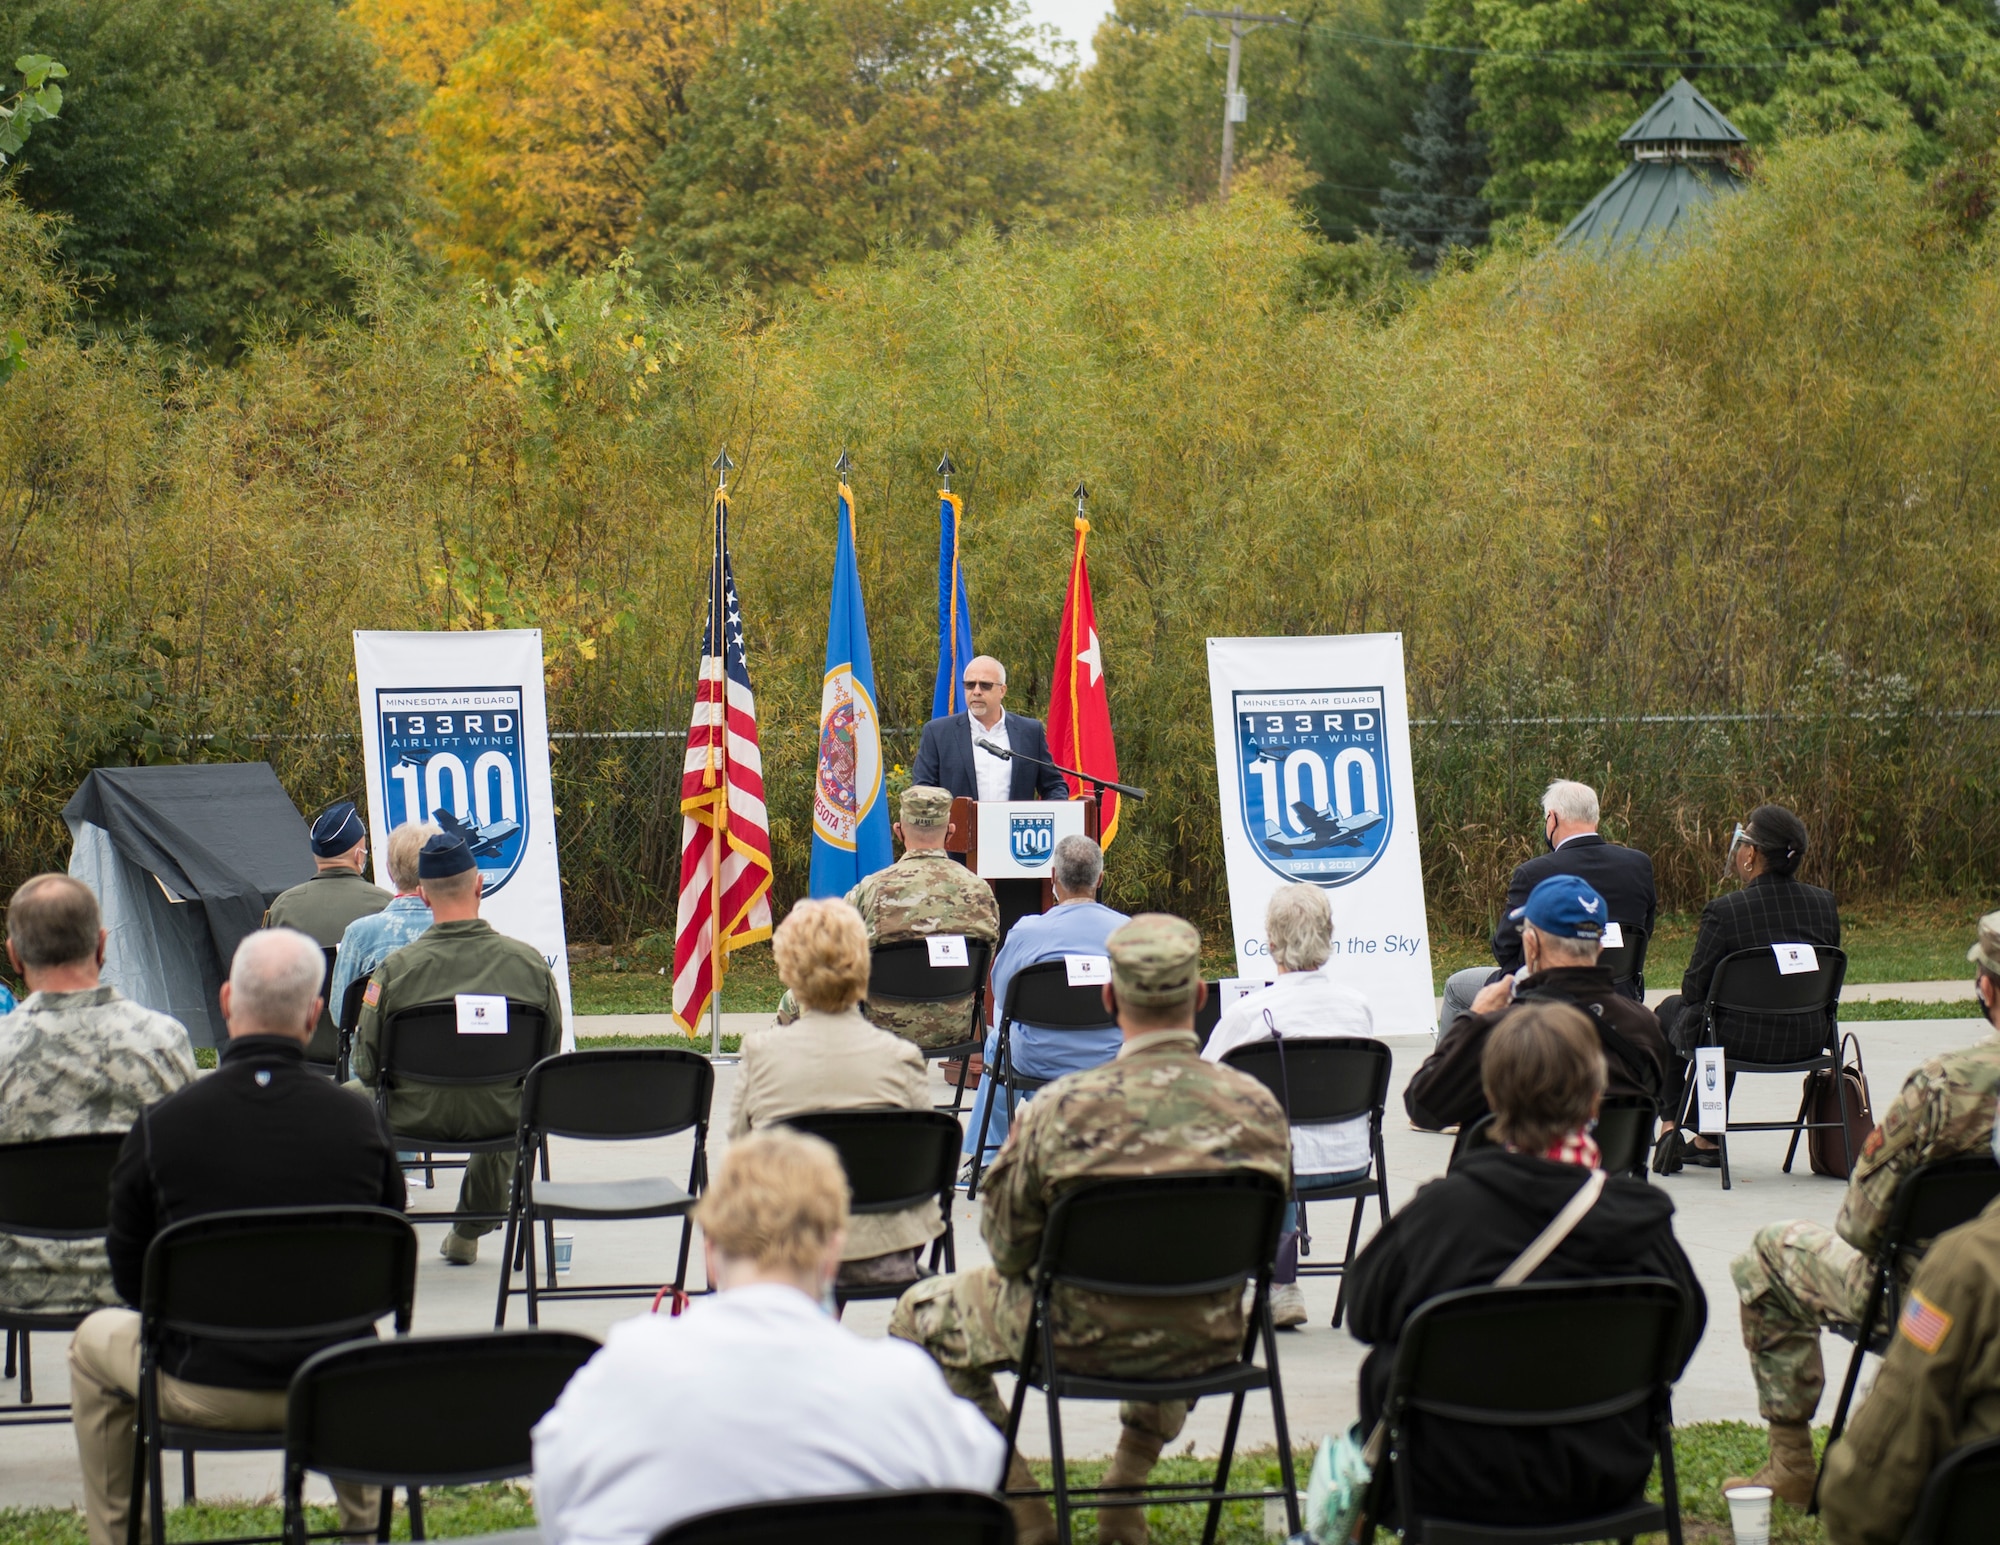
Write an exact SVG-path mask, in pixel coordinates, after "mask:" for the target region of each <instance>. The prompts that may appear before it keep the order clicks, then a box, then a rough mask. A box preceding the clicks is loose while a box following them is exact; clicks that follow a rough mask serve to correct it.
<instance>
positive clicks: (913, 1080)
mask: <svg viewBox="0 0 2000 1545" xmlns="http://www.w3.org/2000/svg"><path fill="white" fill-rule="evenodd" d="M930 1105H931V1091H930V1079H929V1077H928V1076H927V1075H926V1073H925V1071H924V1059H923V1054H922V1053H921V1052H919V1051H918V1050H917V1048H916V1047H915V1046H913V1045H912V1044H911V1043H910V1042H908V1041H906V1040H904V1039H903V1038H902V1037H901V1036H899V1035H892V1034H890V1032H888V1031H887V1030H878V1029H876V1028H875V1027H874V1026H873V1025H871V1024H869V1023H868V1021H867V1020H865V1019H863V1018H862V1017H861V1010H860V1009H858V1008H852V1009H848V1010H847V1011H846V1012H845V1013H841V1014H822V1013H820V1012H819V1011H818V1010H816V1009H806V1010H805V1011H804V1012H802V1013H801V1014H800V1015H799V1017H798V1018H797V1019H796V1020H795V1021H793V1022H792V1023H791V1024H789V1025H770V1026H768V1027H766V1028H765V1029H762V1030H753V1031H752V1032H751V1033H750V1034H748V1035H746V1036H745V1037H744V1038H743V1063H742V1066H741V1067H739V1068H738V1069H737V1071H736V1098H735V1101H734V1103H733V1104H732V1105H731V1106H730V1108H729V1135H730V1137H731V1138H738V1137H741V1136H743V1135H744V1134H745V1133H746V1132H751V1131H754V1130H755V1129H756V1128H758V1127H763V1126H769V1125H770V1124H771V1123H773V1122H775V1121H783V1120H784V1119H785V1118H786V1117H787V1116H798V1115H803V1114H804V1113H805V1112H807V1111H817V1110H929V1109H930ZM943 1232H944V1218H943V1216H942V1214H940V1213H939V1211H938V1208H937V1205H936V1204H935V1203H933V1202H925V1203H923V1204H922V1205H921V1206H918V1207H912V1208H911V1209H910V1210H909V1211H907V1212H885V1213H874V1214H870V1215H867V1216H864V1217H858V1218H854V1219H852V1220H850V1222H849V1223H848V1226H847V1248H846V1250H845V1251H844V1252H843V1253H842V1254H843V1259H846V1260H850V1261H865V1260H869V1259H871V1258H872V1257H874V1256H878V1255H887V1254H889V1252H890V1251H892V1250H913V1249H915V1248H916V1247H917V1246H919V1245H926V1244H929V1243H930V1242H931V1240H932V1239H934V1238H936V1237H937V1236H938V1235H939V1234H942V1233H943Z"/></svg>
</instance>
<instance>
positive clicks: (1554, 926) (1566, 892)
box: [1507, 874, 1607, 939]
mask: <svg viewBox="0 0 2000 1545" xmlns="http://www.w3.org/2000/svg"><path fill="white" fill-rule="evenodd" d="M1507 915H1508V916H1509V917H1510V918H1513V919H1515V920H1516V921H1517V922H1518V921H1519V920H1520V919H1522V918H1526V919H1527V920H1528V921H1529V922H1531V923H1533V924H1534V925H1535V926H1536V927H1537V928H1539V929H1541V931H1542V932H1543V933H1546V934H1550V935H1552V936H1554V937H1555V938H1558V939H1601V938H1603V937H1604V924H1605V920H1606V915H1607V914H1606V911H1605V906H1604V898H1603V897H1602V896H1600V895H1598V894H1597V890H1596V888H1595V887H1594V886H1593V885H1592V884H1591V883H1590V882H1589V881H1588V880H1579V879H1578V878H1577V877H1576V876H1575V875H1573V874H1552V875H1550V876H1549V877H1548V878H1547V879H1546V880H1544V881H1542V883H1541V884H1540V885H1537V886H1536V887H1535V888H1534V889H1533V890H1531V891H1529V892H1528V899H1527V901H1526V902H1524V903H1523V904H1522V905H1520V906H1518V907H1516V908H1514V910H1513V911H1511V912H1509V913H1508V914H1507Z"/></svg>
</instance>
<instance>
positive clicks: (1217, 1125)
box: [889, 912, 1292, 1545]
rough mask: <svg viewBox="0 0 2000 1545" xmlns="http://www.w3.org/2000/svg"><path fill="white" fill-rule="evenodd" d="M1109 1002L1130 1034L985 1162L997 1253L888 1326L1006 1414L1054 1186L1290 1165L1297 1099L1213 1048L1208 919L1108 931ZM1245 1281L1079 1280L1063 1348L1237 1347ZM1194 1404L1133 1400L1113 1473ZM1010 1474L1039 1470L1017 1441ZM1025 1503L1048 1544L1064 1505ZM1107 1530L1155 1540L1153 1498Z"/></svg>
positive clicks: (1135, 1366)
mask: <svg viewBox="0 0 2000 1545" xmlns="http://www.w3.org/2000/svg"><path fill="white" fill-rule="evenodd" d="M1104 952H1105V954H1106V955H1108V956H1110V958H1111V985H1110V986H1109V987H1107V988H1105V989H1104V993H1105V1003H1106V1005H1107V1006H1108V1007H1109V1008H1111V1009H1112V1010H1113V1011H1114V1012H1115V1013H1116V1014H1117V1016H1118V1027H1119V1029H1120V1031H1121V1032H1122V1033H1123V1036H1124V1044H1123V1045H1122V1046H1121V1047H1120V1048H1119V1051H1118V1055H1117V1056H1116V1057H1115V1058H1113V1059H1112V1060H1111V1061H1110V1062H1107V1063H1105V1064H1104V1065H1103V1066H1102V1067H1095V1068H1091V1069H1088V1070H1087V1071H1085V1072H1082V1073H1070V1074H1067V1075H1066V1076H1064V1077H1062V1078H1059V1079H1057V1080H1056V1081H1055V1082H1054V1083H1053V1084H1050V1085H1049V1086H1048V1087H1047V1088H1046V1089H1044V1090H1042V1091H1041V1093H1040V1094H1039V1095H1037V1096H1036V1097H1035V1099H1034V1101H1033V1102H1032V1103H1031V1104H1029V1105H1028V1106H1026V1107H1025V1108H1024V1109H1023V1110H1022V1111H1021V1113H1020V1115H1019V1117H1018V1118H1017V1120H1016V1121H1015V1123H1014V1131H1013V1135H1012V1136H1011V1137H1009V1138H1008V1140H1007V1146H1006V1147H1004V1148H1002V1149H1001V1150H1000V1157H999V1158H998V1159H997V1160H996V1161H995V1162H994V1165H993V1168H992V1169H990V1170H988V1171H987V1174H986V1179H985V1181H984V1183H983V1187H982V1190H981V1193H980V1201H981V1214H980V1220H979V1227H980V1232H981V1234H983V1235H984V1236H985V1239H986V1245H987V1249H988V1250H989V1251H990V1252H991V1254H992V1259H993V1264H992V1265H990V1266H980V1267H975V1268H973V1269H972V1270H970V1271H961V1272H954V1273H952V1274H951V1275H949V1276H943V1277H931V1278H927V1279H925V1280H924V1281H922V1282H919V1283H917V1284H916V1286H914V1287H912V1288H911V1289H910V1290H909V1291H908V1292H907V1293H905V1294H904V1295H903V1296H902V1299H901V1301H899V1302H898V1303H897V1305H896V1312H895V1314H894V1315H893V1316H891V1318H890V1321H889V1334H890V1335H892V1336H900V1337H902V1338H903V1339H904V1340H906V1341H914V1342H916V1343H917V1344H918V1345H919V1346H921V1347H923V1348H924V1349H925V1350H926V1351H928V1352H929V1353H930V1354H931V1356H933V1357H935V1358H936V1359H937V1360H938V1362H939V1364H940V1365H942V1367H943V1368H944V1376H945V1382H946V1383H948V1384H950V1385H951V1387H952V1388H953V1389H954V1390H956V1391H957V1392H958V1393H959V1394H961V1395H963V1396H965V1398H966V1399H968V1400H970V1401H972V1402H973V1403H974V1404H976V1405H977V1406H978V1407H979V1409H980V1410H982V1411H984V1412H985V1413H986V1416H987V1419H988V1420H989V1421H991V1422H992V1423H993V1425H994V1426H995V1427H998V1428H1000V1429H1002V1430H1003V1431H1004V1430H1005V1428H1006V1423H1007V1408H1006V1407H1005V1406H1003V1405H1002V1404H1001V1403H1000V1396H999V1392H998V1391H997V1390H996V1388H995V1387H994V1383H993V1375H994V1374H995V1373H996V1372H997V1371H998V1370H999V1369H1001V1368H1003V1367H1008V1366H1010V1365H1012V1363H1013V1362H1014V1360H1015V1359H1016V1358H1017V1357H1018V1356H1020V1352H1021V1338H1022V1337H1023V1336H1024V1335H1026V1334H1027V1329H1028V1319H1029V1314H1030V1310H1031V1308H1032V1302H1033V1287H1032V1283H1031V1280H1030V1279H1031V1276H1032V1274H1033V1271H1034V1265H1035V1259H1036V1256H1037V1255H1038V1253H1039V1252H1040V1250H1041V1245H1042V1229H1043V1226H1044V1225H1045V1223H1046V1222H1047V1220H1048V1215H1049V1208H1050V1206H1051V1204H1052V1203H1053V1202H1054V1201H1055V1199H1056V1197H1057V1196H1058V1195H1059V1194H1060V1193H1061V1192H1062V1191H1064V1190H1066V1189H1068V1188H1069V1187H1071V1186H1073V1185H1075V1184H1077V1183H1079V1182H1082V1181H1087V1180H1112V1179H1117V1178H1120V1177H1123V1176H1134V1175H1185V1174H1191V1173H1215V1172H1219V1171H1243V1170H1253V1171H1256V1172H1257V1173H1259V1174H1264V1175H1270V1176H1273V1177H1275V1178H1278V1179H1281V1180H1283V1179H1287V1178H1288V1177H1289V1176H1290V1174H1291V1168H1292V1166H1291V1154H1290V1151H1289V1144H1288V1142H1287V1137H1286V1131H1285V1117H1284V1112H1283V1111H1282V1110H1281V1109H1279V1106H1278V1102H1277V1100H1276V1099H1275V1098H1273V1097H1272V1095H1271V1093H1270V1091H1269V1090H1267V1089H1266V1088H1265V1087H1264V1086H1263V1085H1262V1084H1260V1083H1259V1082H1258V1081H1257V1080H1256V1079H1254V1078H1252V1077H1250V1076H1249V1075H1248V1074H1247V1073H1238V1072H1237V1071H1236V1070H1235V1069H1233V1068H1225V1067H1216V1066H1214V1065H1212V1064H1210V1063H1206V1062H1203V1061H1202V1060H1201V1057H1200V1054H1199V1044H1198V1043H1197V1041H1196V1040H1195V1033H1194V1020H1195V1013H1196V1011H1197V1010H1198V1009H1199V1008H1200V1005H1201V1001H1202V997H1203V995H1204V994H1205V993H1206V991H1207V987H1206V984H1205V983H1204V982H1203V981H1202V979H1201V935H1200V934H1199V933H1197V932H1196V931H1195V929H1194V927H1193V926H1192V925H1191V924H1188V923H1185V922H1182V921H1181V920H1180V919H1179V918H1177V917H1168V916H1165V915H1164V914H1161V913H1157V912H1153V913H1145V914H1142V915H1140V916H1138V917H1135V918H1133V919H1132V921H1131V922H1129V923H1127V924H1125V925H1124V926H1123V927H1122V928H1120V929H1118V930H1117V932H1115V933H1113V934H1112V935H1111V937H1110V938H1109V939H1107V940H1106V941H1105V945H1104ZM1243 1300H1244V1294H1243V1292H1242V1289H1241V1288H1240V1287H1239V1286H1234V1285H1232V1286H1230V1287H1227V1288H1223V1289H1220V1290H1218V1291H1217V1292H1214V1293H1208V1294H1203V1295H1200V1296H1198V1297H1195V1298H1164V1299H1163V1298H1112V1297H1107V1296H1104V1295H1101V1294H1096V1293H1088V1292H1083V1291H1081V1290H1077V1291H1068V1290H1066V1291H1065V1292H1064V1295H1063V1297H1062V1298H1060V1299H1059V1300H1058V1312H1057V1318H1056V1325H1055V1338H1056V1348H1057V1355H1058V1356H1059V1357H1060V1358H1061V1359H1062V1363H1063V1366H1064V1367H1065V1368H1066V1369H1067V1370H1069V1371H1072V1372H1077V1373H1095V1372H1101V1373H1104V1374H1107V1375H1111V1374H1123V1375H1129V1376H1136V1377H1146V1378H1151V1377H1160V1378H1166V1377H1172V1376H1174V1375H1185V1374H1195V1373H1200V1372H1203V1371H1205V1370H1206V1369H1209V1368H1213V1367H1215V1366H1217V1365H1218V1364H1221V1363H1226V1362H1232V1361H1234V1360H1235V1358H1236V1357H1237V1356H1238V1354H1239V1353H1240V1352H1241V1351H1242V1346H1243ZM1187 1409H1188V1408H1187V1404H1186V1402H1184V1401H1175V1402H1171V1403H1168V1404H1150V1403H1148V1404H1127V1405H1124V1406H1121V1407H1120V1408H1119V1413H1118V1414H1119V1418H1120V1421H1121V1423H1122V1431H1121V1434H1120V1436H1119V1439H1118V1448H1117V1451H1116V1453H1114V1454H1113V1456H1112V1459H1111V1464H1110V1467H1109V1468H1108V1469H1107V1470H1106V1471H1105V1473H1104V1481H1103V1484H1104V1485H1106V1486H1109V1487H1115V1488H1119V1489H1123V1488H1126V1487H1133V1486H1141V1485H1144V1484H1145V1482H1146V1478H1147V1477H1148V1476H1149V1475H1151V1474H1152V1470H1153V1465H1154V1462H1155V1461H1156V1460H1158V1458H1159V1456H1160V1449H1161V1447H1162V1445H1164V1444H1166V1443H1168V1442H1171V1441H1172V1440H1173V1438H1174V1437H1175V1436H1176V1435H1178V1434H1179V1432H1180V1430H1181V1427H1182V1425H1183V1423H1185V1422H1186V1420H1187ZM1008 1484H1009V1485H1010V1486H1015V1487H1025V1486H1031V1485H1033V1484H1034V1483H1033V1481H1032V1480H1031V1479H1030V1478H1029V1471H1028V1468H1027V1466H1026V1464H1025V1463H1024V1462H1023V1461H1022V1459H1021V1456H1020V1455H1019V1454H1018V1453H1017V1454H1015V1455H1014V1456H1013V1457H1012V1459H1011V1460H1010V1468H1009V1471H1008ZM1012 1505H1013V1510H1014V1518H1015V1523H1016V1527H1017V1529H1018V1531H1019V1538H1020V1541H1021V1545H1047V1542H1048V1541H1050V1540H1053V1539H1054V1538H1055V1520H1054V1518H1053V1517H1052V1516H1051V1514H1050V1511H1049V1508H1048V1504H1047V1503H1046V1502H1044V1501H1042V1499H1041V1498H1039V1497H1025V1498H1018V1499H1016V1500H1015V1501H1014V1503H1013V1504H1012ZM1097 1537H1098V1539H1100V1540H1103V1541H1116V1542H1120V1545H1144V1541H1145V1539H1146V1515H1145V1510H1144V1509H1143V1508H1140V1507H1110V1508H1106V1509H1104V1510H1103V1512H1102V1513H1101V1514H1100V1515H1099V1522H1098V1531H1097Z"/></svg>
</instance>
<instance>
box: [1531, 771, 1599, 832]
mask: <svg viewBox="0 0 2000 1545" xmlns="http://www.w3.org/2000/svg"><path fill="white" fill-rule="evenodd" d="M1542 814H1543V815H1552V816H1554V817H1555V818H1556V819H1557V820H1559V821H1561V822H1563V823H1564V824H1565V825H1569V826H1595V825H1596V824H1597V790H1596V789H1594V788H1592V787H1591V786H1590V785H1589V784H1587V783H1578V782H1576V781H1574V780H1573V779H1570V778H1558V779H1556V781H1555V782H1554V783H1551V784H1550V785H1549V786H1548V787H1547V788H1546V789H1544V790H1542Z"/></svg>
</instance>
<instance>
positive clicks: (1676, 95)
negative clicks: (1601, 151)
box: [1607, 75, 1748, 191]
mask: <svg viewBox="0 0 2000 1545" xmlns="http://www.w3.org/2000/svg"><path fill="white" fill-rule="evenodd" d="M1618 143H1619V144H1621V145H1628V146H1638V145H1663V144H1675V145H1714V146H1717V147H1718V148H1719V147H1721V146H1724V145H1742V144H1747V143H1748V140H1747V139H1746V138H1745V136H1744V133H1743V131H1742V130H1741V129H1739V128H1737V127H1736V125H1735V124H1733V123H1731V122H1730V121H1729V120H1728V119H1727V118H1725V117H1723V116H1722V113H1721V112H1720V110H1719V109H1717V107H1716V105H1715V104H1714V103H1713V102H1711V101H1709V99H1708V98H1707V97H1705V96H1703V95H1702V94H1701V93H1700V92H1699V91H1696V90H1695V89H1694V87H1693V86H1691V85H1689V84H1688V79H1687V77H1686V76H1685V75H1683V76H1681V77H1680V78H1679V79H1677V80H1676V81H1675V82H1674V83H1673V84H1672V85H1671V86H1669V87H1668V88H1667V91H1666V95H1665V96H1663V97H1661V98H1660V100H1659V101H1657V102H1655V103H1654V104H1653V105H1652V106H1651V107H1649V108H1647V109H1646V110H1645V112H1643V113H1641V114H1640V115H1639V121H1638V122H1637V123H1635V124H1633V125H1632V127H1631V128H1629V129H1627V130H1626V131H1625V132H1624V133H1623V134H1621V135H1619V136H1618ZM1607 191H1608V190H1607Z"/></svg>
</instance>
